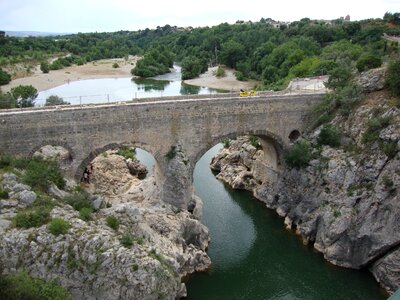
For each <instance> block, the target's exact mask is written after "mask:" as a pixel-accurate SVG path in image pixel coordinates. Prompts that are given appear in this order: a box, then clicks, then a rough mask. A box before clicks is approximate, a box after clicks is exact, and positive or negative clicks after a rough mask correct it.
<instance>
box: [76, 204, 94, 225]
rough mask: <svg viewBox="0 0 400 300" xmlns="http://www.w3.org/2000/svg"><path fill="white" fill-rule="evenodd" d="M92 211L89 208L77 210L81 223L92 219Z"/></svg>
mask: <svg viewBox="0 0 400 300" xmlns="http://www.w3.org/2000/svg"><path fill="white" fill-rule="evenodd" d="M92 213H93V209H92V208H91V207H83V208H81V209H80V210H79V216H80V218H81V219H82V220H83V221H86V222H87V221H90V220H91V219H92Z"/></svg>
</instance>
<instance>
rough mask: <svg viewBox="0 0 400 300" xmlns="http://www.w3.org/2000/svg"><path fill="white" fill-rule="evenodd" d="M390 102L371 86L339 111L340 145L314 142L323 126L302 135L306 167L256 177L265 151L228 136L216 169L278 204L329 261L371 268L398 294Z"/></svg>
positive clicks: (399, 127) (397, 159)
mask: <svg viewBox="0 0 400 300" xmlns="http://www.w3.org/2000/svg"><path fill="white" fill-rule="evenodd" d="M393 101H394V99H390V97H389V96H388V95H387V94H385V93H384V92H374V93H372V94H368V95H367V98H366V99H365V100H364V101H363V102H362V104H360V105H359V106H358V107H357V108H355V109H354V111H353V113H352V114H351V115H350V116H342V115H338V116H336V117H335V118H334V119H333V121H332V122H331V124H332V125H333V126H334V127H335V128H337V129H339V130H340V132H341V146H340V147H337V148H334V147H330V146H326V145H325V146H322V147H318V146H317V144H318V142H317V140H318V136H319V133H320V132H321V127H319V128H316V129H315V130H313V131H312V132H310V133H309V134H307V135H306V136H304V138H306V139H308V140H309V141H310V143H311V145H312V148H313V159H312V160H311V161H310V162H309V164H308V166H307V167H305V168H301V169H295V168H293V169H290V168H288V167H284V168H282V171H281V174H279V177H278V179H277V181H276V182H270V181H268V179H266V178H258V177H257V172H254V166H255V165H256V163H257V161H258V160H260V159H262V157H263V153H262V151H263V150H260V149H257V147H256V146H257V145H254V142H253V143H251V142H250V141H249V137H244V138H239V139H238V140H235V141H231V144H230V146H229V148H225V149H223V150H222V151H221V152H220V153H219V154H218V155H217V156H216V157H215V158H214V159H213V161H212V163H211V168H212V169H214V170H216V171H219V174H218V178H220V179H221V180H224V181H226V182H227V183H229V184H230V185H232V186H233V187H234V188H240V189H247V190H250V191H252V192H253V194H254V195H255V197H256V198H258V199H260V200H261V201H263V202H265V204H266V205H267V206H268V207H269V208H272V209H275V210H276V211H277V213H278V214H279V215H281V216H282V217H284V218H285V224H286V225H287V226H288V228H292V229H294V230H296V232H297V233H298V234H299V235H301V237H302V238H303V241H304V243H311V244H313V245H314V248H315V249H317V250H318V251H320V252H322V253H323V255H324V257H325V258H326V259H327V260H328V261H329V262H331V263H333V264H335V265H339V266H343V267H349V268H355V269H359V268H369V269H370V271H371V272H372V273H373V275H374V276H375V278H376V279H377V281H379V282H380V284H381V285H382V286H383V287H385V288H386V289H387V290H388V291H390V292H393V291H395V290H397V289H398V288H400V221H399V220H400V201H399V193H400V155H399V149H400V110H399V108H398V107H396V105H394V103H393ZM377 120H378V121H381V123H380V124H379V125H377V126H374V124H373V123H374V122H376V121H377ZM371 136H372V138H371ZM366 140H367V141H366ZM252 144H253V145H252ZM282 163H283V164H285V163H284V162H283V161H282Z"/></svg>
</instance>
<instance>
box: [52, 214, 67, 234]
mask: <svg viewBox="0 0 400 300" xmlns="http://www.w3.org/2000/svg"><path fill="white" fill-rule="evenodd" d="M70 227H71V224H70V223H69V222H68V221H66V220H64V219H61V218H54V219H53V220H51V222H50V224H49V231H50V232H51V233H52V234H54V235H60V234H66V233H67V232H68V229H69V228H70Z"/></svg>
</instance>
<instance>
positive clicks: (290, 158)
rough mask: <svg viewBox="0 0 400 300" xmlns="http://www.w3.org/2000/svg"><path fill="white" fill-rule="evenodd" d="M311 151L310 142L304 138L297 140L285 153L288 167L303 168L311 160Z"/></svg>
mask: <svg viewBox="0 0 400 300" xmlns="http://www.w3.org/2000/svg"><path fill="white" fill-rule="evenodd" d="M311 157H312V152H311V146H310V143H309V142H307V141H306V140H299V141H298V142H296V144H294V145H293V147H292V148H291V149H290V150H289V152H288V153H286V155H285V161H286V163H287V164H288V166H289V167H290V168H296V169H300V168H304V167H306V166H308V162H309V161H310V160H311Z"/></svg>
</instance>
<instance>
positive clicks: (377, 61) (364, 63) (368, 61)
mask: <svg viewBox="0 0 400 300" xmlns="http://www.w3.org/2000/svg"><path fill="white" fill-rule="evenodd" d="M381 65H382V59H381V58H380V57H379V56H376V55H373V54H367V55H363V56H361V57H360V59H359V60H358V61H357V65H356V67H357V70H358V72H363V71H366V70H369V69H372V68H378V67H380V66H381Z"/></svg>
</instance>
